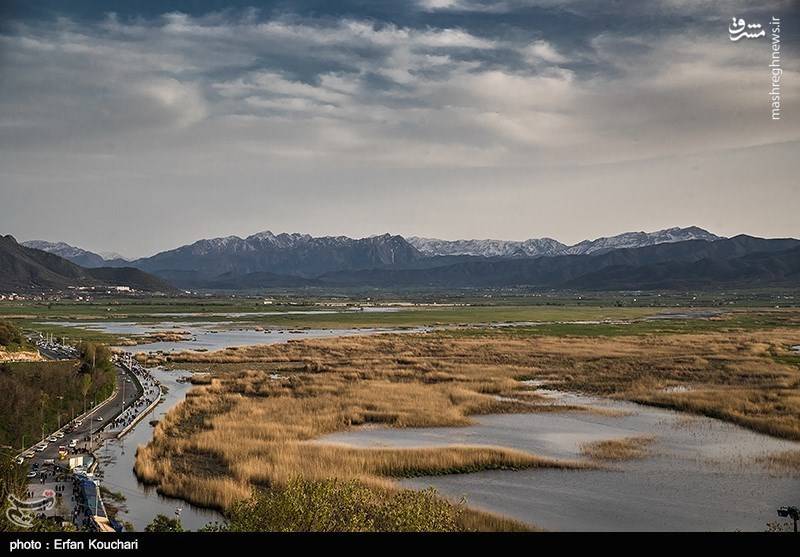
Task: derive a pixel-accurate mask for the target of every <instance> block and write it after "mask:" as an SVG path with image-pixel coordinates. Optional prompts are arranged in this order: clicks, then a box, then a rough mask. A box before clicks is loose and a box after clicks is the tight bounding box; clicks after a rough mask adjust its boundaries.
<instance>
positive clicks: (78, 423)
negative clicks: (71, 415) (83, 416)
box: [75, 420, 83, 427]
mask: <svg viewBox="0 0 800 557" xmlns="http://www.w3.org/2000/svg"><path fill="white" fill-rule="evenodd" d="M81 424H83V422H82V421H80V420H75V427H78V426H79V425H81Z"/></svg>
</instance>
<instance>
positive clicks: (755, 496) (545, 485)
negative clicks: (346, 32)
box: [319, 393, 800, 530]
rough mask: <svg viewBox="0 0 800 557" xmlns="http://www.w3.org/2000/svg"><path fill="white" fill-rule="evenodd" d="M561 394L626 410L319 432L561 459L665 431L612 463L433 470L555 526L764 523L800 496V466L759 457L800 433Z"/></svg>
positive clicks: (366, 441) (466, 493)
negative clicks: (769, 467)
mask: <svg viewBox="0 0 800 557" xmlns="http://www.w3.org/2000/svg"><path fill="white" fill-rule="evenodd" d="M555 395H556V396H558V398H559V400H558V402H559V403H570V404H572V403H577V404H592V405H594V406H599V407H604V408H605V409H607V410H608V409H611V410H617V411H620V412H624V413H626V415H621V416H607V415H599V414H596V413H589V412H575V411H565V412H544V413H537V414H507V415H493V416H481V417H478V418H476V419H475V422H476V423H475V425H473V426H468V427H463V428H458V427H447V428H413V429H385V428H376V429H363V430H355V431H350V432H344V433H336V434H333V435H328V436H326V437H324V438H322V439H320V440H319V442H326V443H344V444H348V445H353V446H360V447H375V446H390V447H397V446H401V447H420V446H443V445H452V444H469V445H498V446H505V447H512V448H516V449H521V450H525V451H529V452H531V453H535V454H539V455H542V456H548V457H553V458H560V459H582V458H583V457H582V455H581V452H580V446H581V444H583V443H586V442H591V441H597V440H601V439H614V438H622V437H630V436H642V435H654V436H655V438H656V441H655V443H654V444H653V445H652V446H651V448H652V451H651V455H650V456H648V457H647V458H645V459H642V460H637V461H627V462H620V463H615V464H612V465H611V466H610V467H611V468H612V469H611V470H541V469H540V470H524V471H491V472H479V473H475V474H462V475H451V476H436V477H423V478H414V479H410V480H405V481H403V482H402V483H403V484H404V485H407V486H409V487H414V488H424V487H429V486H433V487H435V488H436V489H438V490H439V491H440V492H441V493H443V494H445V495H447V496H451V497H453V498H456V499H457V498H460V497H462V496H463V497H465V498H466V499H467V501H468V503H469V504H470V505H471V506H474V507H477V508H482V509H485V510H489V511H493V512H496V513H500V514H504V515H508V516H511V517H513V518H516V519H518V520H522V521H524V522H528V523H530V524H535V525H536V526H539V527H542V528H545V529H550V530H736V529H741V530H764V529H765V528H766V524H767V522H772V521H775V520H777V515H776V512H775V510H776V509H777V507H779V506H782V505H787V504H794V503H796V502H797V500H798V499H800V476H795V477H785V476H783V477H776V476H772V475H770V474H769V473H768V472H766V471H765V469H764V468H763V466H762V465H761V464H760V463H757V462H756V459H757V458H759V457H764V456H766V455H769V454H771V453H774V452H778V451H783V450H789V449H793V450H800V443H795V442H790V441H784V440H780V439H775V438H772V437H768V436H766V435H760V434H758V433H754V432H751V431H748V430H745V429H743V428H741V427H738V426H735V425H732V424H727V423H724V422H721V421H719V420H713V419H709V418H703V417H690V416H687V415H685V414H680V413H677V412H672V411H669V410H661V409H657V408H650V407H646V406H641V405H636V404H631V403H625V402H617V401H610V400H602V399H596V398H588V397H581V396H579V395H565V394H563V393H556V394H555Z"/></svg>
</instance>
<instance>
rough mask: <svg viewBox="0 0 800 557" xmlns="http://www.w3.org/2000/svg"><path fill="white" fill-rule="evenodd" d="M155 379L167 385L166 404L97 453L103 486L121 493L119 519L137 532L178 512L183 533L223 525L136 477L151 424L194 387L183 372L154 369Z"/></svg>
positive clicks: (150, 435)
mask: <svg viewBox="0 0 800 557" xmlns="http://www.w3.org/2000/svg"><path fill="white" fill-rule="evenodd" d="M150 372H151V373H152V375H153V376H154V377H155V378H156V379H157V380H158V381H160V382H161V384H162V385H164V386H165V387H166V388H167V389H168V392H167V393H166V395H165V401H164V402H162V403H161V404H159V405H158V406H156V408H155V409H154V410H153V411H152V412H151V413H150V414H148V415H147V416H146V417H145V418H144V419H143V420H142V421H141V422H139V423H138V424H137V425H136V426H135V427H134V428H133V430H132V431H130V432H129V433H128V434H127V435H125V436H124V437H123V438H122V439H111V440H108V441H106V442H105V443H104V445H103V447H102V448H101V449H100V450H99V451H98V458H99V461H100V470H101V471H102V477H101V485H103V486H105V487H106V488H108V489H110V490H111V491H116V492H120V493H122V494H123V495H124V496H125V498H126V501H125V502H123V503H122V506H123V507H124V508H123V509H122V510H120V512H119V514H118V515H117V519H118V520H120V521H127V522H130V523H131V524H133V525H134V526H135V529H136V530H137V531H142V530H144V528H145V526H147V525H148V524H149V523H150V522H152V520H153V519H154V518H155V517H156V515H158V514H163V515H166V516H168V517H170V518H174V517H175V509H176V508H180V509H181V515H180V519H181V523H182V524H183V527H184V529H189V530H197V529H198V528H201V527H202V526H204V525H206V524H207V523H209V522H214V521H221V520H222V517H221V515H220V514H219V513H217V512H215V511H211V510H207V509H201V508H197V507H193V506H192V505H189V504H188V503H185V502H183V501H180V500H178V499H171V498H167V497H162V496H161V495H159V494H158V493H156V489H155V487H152V486H144V485H143V484H140V483H139V481H138V480H137V479H136V476H135V475H134V473H133V464H134V461H135V459H136V447H138V446H139V445H146V444H147V443H148V442H149V441H150V440H151V439H152V438H153V429H154V428H153V426H152V425H150V421H151V420H160V419H161V418H162V417H163V416H164V414H166V413H167V412H168V411H169V410H171V409H172V408H173V407H174V406H175V405H176V404H177V403H178V402H180V401H182V400H183V399H184V397H185V396H186V391H188V390H189V389H190V388H191V387H192V385H191V384H189V383H181V382H178V379H179V378H181V377H186V376H188V375H191V373H187V372H180V371H169V372H167V371H163V370H159V369H151V370H150Z"/></svg>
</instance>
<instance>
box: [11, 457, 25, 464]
mask: <svg viewBox="0 0 800 557" xmlns="http://www.w3.org/2000/svg"><path fill="white" fill-rule="evenodd" d="M14 462H16V463H17V464H22V463H23V462H25V459H24V458H22V457H21V456H18V457H17V458H15V459H14Z"/></svg>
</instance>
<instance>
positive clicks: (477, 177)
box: [0, 0, 800, 257]
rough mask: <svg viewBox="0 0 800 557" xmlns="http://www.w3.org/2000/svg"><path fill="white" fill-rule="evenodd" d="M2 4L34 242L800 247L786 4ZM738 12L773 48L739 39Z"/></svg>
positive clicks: (669, 0)
mask: <svg viewBox="0 0 800 557" xmlns="http://www.w3.org/2000/svg"><path fill="white" fill-rule="evenodd" d="M752 4H758V7H757V8H753V7H752V6H751V5H752ZM0 6H2V7H0V22H2V23H0V233H2V234H12V235H14V236H15V237H16V238H17V239H18V240H29V239H45V240H51V241H65V242H68V243H70V244H73V245H77V246H80V247H83V248H85V249H90V250H93V251H114V252H119V253H122V254H124V255H126V256H128V257H139V256H145V255H150V254H153V253H156V252H158V251H161V250H166V249H170V248H173V247H176V246H179V245H182V244H185V243H190V242H193V241H195V240H198V239H200V238H212V237H218V236H228V235H239V236H247V235H249V234H253V233H255V232H259V231H263V230H271V231H273V232H275V233H278V232H302V233H309V234H312V235H315V236H321V235H348V236H351V237H364V236H370V235H373V234H382V233H385V232H389V233H392V234H402V235H406V236H411V235H416V236H425V237H438V238H444V239H459V238H498V239H517V240H521V239H527V238H537V237H552V238H555V239H558V240H560V241H562V242H564V243H575V242H578V241H580V240H583V239H586V238H596V237H600V236H608V235H613V234H618V233H621V232H625V231H632V230H645V231H653V230H658V229H663V228H668V227H672V226H690V225H697V226H701V227H704V228H707V229H709V230H711V231H712V232H715V233H717V234H721V235H735V234H738V233H748V234H753V235H757V236H764V237H781V236H793V237H798V236H800V225H798V223H799V222H800V219H799V218H798V209H800V184H798V178H797V176H798V175H800V172H799V171H800V162H799V158H798V154H800V149H799V148H800V117H799V116H800V103H799V102H798V100H799V99H800V88H799V87H798V76H799V75H800V57H799V56H798V55H799V54H800V28H798V25H797V22H798V21H800V18H799V17H798V16H800V7H799V6H800V3H797V2H792V1H791V0H767V1H764V2H759V3H753V2H746V1H744V0H727V1H725V0H722V1H711V0H641V1H638V2H623V1H620V0H609V1H606V2H603V1H599V0H383V1H381V0H378V1H371V2H369V1H366V0H346V1H341V2H336V1H332V0H298V1H292V2H289V1H276V2H255V1H253V0H251V1H249V2H247V1H227V2H223V1H219V0H206V1H203V0H183V1H169V0H166V1H165V0H160V1H157V2H151V1H144V0H138V1H134V0H120V1H114V2H109V1H107V0H73V1H71V2H63V1H61V0H51V1H36V0H26V1H22V0H4V1H3V2H2V3H0ZM773 16H774V17H779V18H780V19H781V21H782V22H783V24H782V25H781V29H780V40H781V50H780V54H781V58H780V62H781V69H782V74H781V119H780V120H773V119H772V117H771V107H770V89H771V87H772V83H771V75H772V74H771V73H770V68H769V63H770V56H771V52H772V50H771V36H770V35H771V33H772V29H771V27H770V26H768V25H767V23H768V22H769V21H770V19H771V18H772V17H773ZM732 17H736V18H744V19H746V20H747V22H748V23H760V24H762V28H764V29H766V31H767V36H765V37H759V38H754V39H747V38H744V39H743V40H738V41H732V40H731V38H730V33H729V26H730V25H731V24H732V23H731V18H732Z"/></svg>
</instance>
